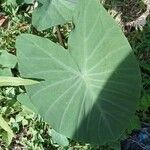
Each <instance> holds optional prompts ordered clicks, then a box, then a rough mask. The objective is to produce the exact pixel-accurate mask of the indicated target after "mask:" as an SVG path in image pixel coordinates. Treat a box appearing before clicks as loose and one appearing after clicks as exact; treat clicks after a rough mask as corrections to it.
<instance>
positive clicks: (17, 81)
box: [0, 76, 39, 86]
mask: <svg viewBox="0 0 150 150" xmlns="http://www.w3.org/2000/svg"><path fill="white" fill-rule="evenodd" d="M37 83H39V82H38V81H34V80H30V79H22V78H17V77H6V76H5V77H4V76H0V86H19V85H32V84H37Z"/></svg>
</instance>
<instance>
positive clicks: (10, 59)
mask: <svg viewBox="0 0 150 150" xmlns="http://www.w3.org/2000/svg"><path fill="white" fill-rule="evenodd" d="M16 63H17V57H16V56H15V55H12V54H9V53H8V52H7V51H5V50H3V51H1V55H0V65H2V67H7V68H14V67H15V65H16Z"/></svg>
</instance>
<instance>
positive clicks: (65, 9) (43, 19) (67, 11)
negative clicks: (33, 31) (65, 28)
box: [32, 0, 77, 30]
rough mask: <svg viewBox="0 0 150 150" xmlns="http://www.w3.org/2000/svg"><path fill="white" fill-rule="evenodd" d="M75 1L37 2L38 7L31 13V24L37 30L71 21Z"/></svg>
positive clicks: (40, 0)
mask: <svg viewBox="0 0 150 150" xmlns="http://www.w3.org/2000/svg"><path fill="white" fill-rule="evenodd" d="M76 1H77V0H38V7H37V8H36V9H35V11H34V12H33V17H32V24H33V26H35V27H36V28H37V29H38V30H45V29H48V28H50V27H52V26H55V25H58V24H63V23H66V22H68V21H70V20H72V14H73V10H74V7H75V4H76Z"/></svg>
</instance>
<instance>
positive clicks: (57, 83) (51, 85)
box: [31, 76, 77, 98]
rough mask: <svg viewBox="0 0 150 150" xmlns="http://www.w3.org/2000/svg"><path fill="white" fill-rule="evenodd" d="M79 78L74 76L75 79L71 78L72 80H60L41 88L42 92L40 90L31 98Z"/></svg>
mask: <svg viewBox="0 0 150 150" xmlns="http://www.w3.org/2000/svg"><path fill="white" fill-rule="evenodd" d="M76 77H77V76H74V77H71V78H66V79H63V80H60V81H58V82H55V83H53V84H50V85H48V86H45V87H44V88H41V89H40V90H38V91H37V92H36V93H35V94H33V95H32V97H31V98H34V97H35V96H36V95H37V94H39V93H41V92H44V91H45V90H47V89H48V88H51V87H53V86H58V85H59V84H62V83H64V82H67V81H70V80H73V79H75V78H76Z"/></svg>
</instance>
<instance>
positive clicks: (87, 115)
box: [16, 0, 141, 145]
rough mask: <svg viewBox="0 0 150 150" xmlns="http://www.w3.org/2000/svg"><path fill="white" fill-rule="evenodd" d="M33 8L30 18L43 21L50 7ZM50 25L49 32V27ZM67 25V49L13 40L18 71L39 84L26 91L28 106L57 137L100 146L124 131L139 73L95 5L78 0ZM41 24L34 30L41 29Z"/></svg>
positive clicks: (43, 41) (94, 1)
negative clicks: (69, 26)
mask: <svg viewBox="0 0 150 150" xmlns="http://www.w3.org/2000/svg"><path fill="white" fill-rule="evenodd" d="M39 2H41V3H39V5H40V6H41V7H40V6H39V7H40V8H38V9H37V10H36V13H37V12H38V13H39V15H41V16H42V17H43V18H44V17H45V16H46V15H47V14H46V15H45V13H44V12H45V7H46V8H47V6H50V7H51V5H52V4H54V1H51V3H52V4H51V5H50V2H48V1H47V3H45V2H44V1H42V0H41V1H39ZM42 2H43V6H42V5H41V4H42ZM48 3H49V5H48ZM62 3H63V2H62ZM62 3H59V4H62ZM52 6H55V5H52ZM57 6H59V5H57ZM64 6H66V5H64ZM43 8H44V9H43ZM53 8H54V7H53ZM69 8H70V7H69ZM40 10H41V11H40ZM56 10H62V12H61V13H62V14H64V13H66V11H65V9H60V8H59V7H57V8H56ZM54 12H55V11H54ZM67 14H68V13H67ZM48 15H50V14H49V13H48ZM33 17H34V14H33ZM50 17H52V16H50ZM39 18H40V17H39ZM52 18H53V17H52ZM55 19H57V21H60V23H62V20H61V19H59V17H58V18H55ZM38 20H39V19H37V21H35V22H38V23H39V22H40V21H38ZM46 20H48V19H46ZM67 20H68V19H67ZM33 21H34V20H33ZM50 21H51V24H49V23H48V24H49V26H52V25H54V24H55V23H54V22H53V20H50ZM54 21H55V20H54ZM72 21H73V23H74V25H75V29H74V30H73V31H72V32H71V33H70V36H69V40H68V49H64V48H63V47H61V46H60V45H57V44H55V43H53V42H51V41H49V40H48V39H45V38H41V37H38V36H35V35H30V34H24V35H21V36H19V37H18V39H17V42H16V47H17V57H18V65H19V71H20V73H21V76H22V77H25V78H36V79H40V80H42V81H41V82H40V83H39V84H36V85H33V86H26V90H27V94H28V96H29V98H30V102H29V103H31V105H32V106H34V108H35V111H36V112H37V113H38V114H40V115H41V116H42V117H43V118H44V120H45V121H46V122H48V123H49V124H50V125H51V126H52V127H53V128H54V129H55V130H56V131H57V132H59V133H61V134H63V135H65V136H66V137H69V138H71V139H76V140H79V141H83V142H86V143H94V144H98V145H103V144H106V143H108V142H111V141H115V140H116V139H118V138H119V137H120V136H121V135H122V134H123V133H124V130H125V129H126V128H127V126H128V124H129V120H130V119H131V117H132V116H133V114H134V112H135V110H136V106H137V102H138V99H139V97H140V90H141V89H140V87H141V78H140V71H139V67H138V63H137V61H136V59H135V57H134V54H133V52H132V49H131V47H130V45H129V43H128V41H127V40H126V38H125V37H124V35H123V33H122V31H121V30H120V28H119V27H118V25H116V23H115V21H114V20H113V19H112V18H111V17H110V16H109V15H108V14H107V12H106V11H105V9H104V8H103V7H102V5H100V4H99V2H98V0H80V2H79V3H78V5H77V6H76V8H75V10H74V12H73V20H72ZM44 23H46V21H44ZM44 23H42V24H40V25H39V26H38V25H37V27H38V28H39V29H45V28H47V25H45V24H44ZM53 23H54V24H53Z"/></svg>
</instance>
